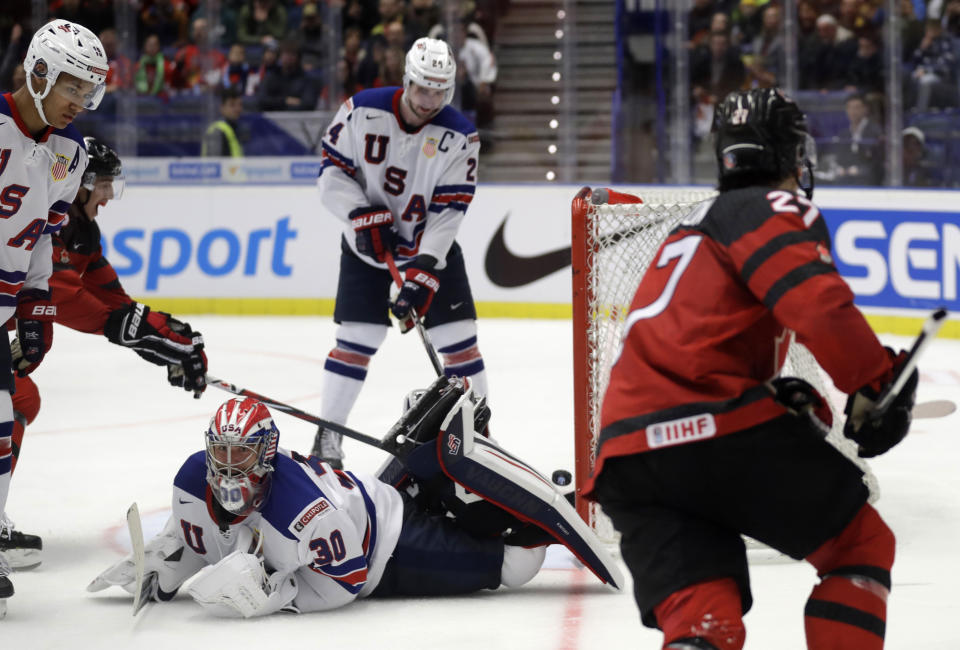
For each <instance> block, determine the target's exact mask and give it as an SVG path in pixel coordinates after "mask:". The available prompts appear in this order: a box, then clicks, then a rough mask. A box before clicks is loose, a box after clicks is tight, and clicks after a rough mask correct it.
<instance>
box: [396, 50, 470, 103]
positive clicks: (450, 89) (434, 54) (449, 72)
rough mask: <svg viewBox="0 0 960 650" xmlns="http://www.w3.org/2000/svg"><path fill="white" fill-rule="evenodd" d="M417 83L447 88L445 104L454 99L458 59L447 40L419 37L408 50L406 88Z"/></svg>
mask: <svg viewBox="0 0 960 650" xmlns="http://www.w3.org/2000/svg"><path fill="white" fill-rule="evenodd" d="M411 83H415V84H417V85H418V86H423V87H424V88H432V89H434V90H445V91H446V93H445V94H444V97H443V105H444V106H446V105H447V104H449V103H450V102H451V101H453V93H454V91H455V90H456V84H457V59H456V58H455V57H454V56H453V50H451V49H450V46H449V45H447V44H446V43H445V42H443V41H441V40H439V39H436V38H426V37H424V38H418V39H417V40H416V41H414V43H413V46H412V47H411V48H410V51H409V52H407V61H406V64H405V65H404V69H403V88H404V90H406V89H407V87H408V86H409V85H410V84H411Z"/></svg>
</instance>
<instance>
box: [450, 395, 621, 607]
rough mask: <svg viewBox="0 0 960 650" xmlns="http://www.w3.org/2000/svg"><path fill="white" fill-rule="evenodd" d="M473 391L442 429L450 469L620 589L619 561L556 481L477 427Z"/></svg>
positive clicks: (462, 482) (466, 484)
mask: <svg viewBox="0 0 960 650" xmlns="http://www.w3.org/2000/svg"><path fill="white" fill-rule="evenodd" d="M470 396H471V391H467V393H465V394H464V396H463V397H461V398H460V401H459V402H458V403H457V405H456V406H455V407H454V408H453V409H452V410H451V411H450V413H449V414H448V415H447V418H446V419H445V420H444V423H443V425H442V427H441V429H442V433H441V435H440V437H439V438H438V441H437V443H438V444H437V454H438V458H439V459H440V465H441V467H442V468H443V471H444V473H445V474H446V475H447V476H448V477H449V478H450V479H451V480H453V481H454V482H455V483H457V484H458V485H460V486H461V487H462V488H464V489H465V490H467V491H469V492H471V493H473V494H475V495H478V496H480V497H482V498H483V499H484V500H485V501H488V502H491V503H493V504H495V505H497V506H498V507H500V508H501V509H503V510H506V511H507V512H509V513H510V514H512V515H513V516H515V517H517V518H518V519H520V520H521V521H525V522H529V523H532V524H535V525H537V526H539V527H540V528H542V529H543V530H545V531H546V532H547V533H549V534H550V535H551V536H552V537H553V538H554V539H555V540H556V541H557V543H559V544H563V545H564V546H566V547H567V548H568V549H569V550H570V552H572V553H573V554H574V555H575V556H576V557H577V558H578V559H579V560H580V561H581V562H583V564H584V565H586V566H587V568H589V569H590V570H591V571H593V573H594V574H595V575H596V576H597V577H598V578H600V580H601V581H603V582H605V583H607V584H609V585H611V586H613V587H615V588H618V589H619V588H620V585H622V584H623V577H622V574H621V572H620V569H619V567H618V566H617V564H616V562H615V561H614V560H613V558H612V557H611V556H610V554H609V553H607V551H606V550H605V549H604V547H603V544H602V543H601V542H600V540H599V539H598V538H597V536H596V534H595V533H594V532H593V530H592V529H591V528H590V527H589V526H587V524H586V523H585V522H584V521H583V519H581V518H580V515H578V514H577V511H576V510H574V508H573V506H571V505H570V503H569V502H568V501H567V500H566V499H565V498H564V497H563V495H562V494H560V493H559V492H557V491H556V490H555V489H554V487H553V485H552V484H551V483H550V480H549V479H547V478H545V477H544V476H542V475H541V474H540V473H539V472H537V471H536V470H535V469H533V468H532V467H530V466H529V465H527V464H526V463H524V462H523V461H522V460H520V459H519V458H517V457H515V456H513V455H511V454H510V453H508V452H506V451H504V450H503V449H501V448H500V447H499V446H497V445H496V444H494V443H493V442H491V441H490V440H489V439H487V438H484V437H483V436H482V435H481V434H479V433H477V432H475V431H474V429H473V423H474V417H473V416H474V414H473V403H472V401H471V400H470Z"/></svg>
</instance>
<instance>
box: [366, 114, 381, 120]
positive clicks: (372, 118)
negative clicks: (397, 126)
mask: <svg viewBox="0 0 960 650" xmlns="http://www.w3.org/2000/svg"><path fill="white" fill-rule="evenodd" d="M367 119H368V120H378V119H380V116H379V115H367Z"/></svg>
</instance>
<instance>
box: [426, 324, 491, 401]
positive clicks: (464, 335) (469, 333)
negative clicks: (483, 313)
mask: <svg viewBox="0 0 960 650" xmlns="http://www.w3.org/2000/svg"><path fill="white" fill-rule="evenodd" d="M429 334H430V340H431V342H432V343H433V345H434V346H435V347H436V348H437V352H439V353H440V355H441V356H442V358H443V371H444V374H446V375H449V376H457V377H466V378H468V379H469V380H470V384H471V385H472V386H473V392H474V394H475V395H477V396H480V397H482V396H484V395H486V394H487V371H486V370H485V369H484V365H483V357H482V356H480V348H479V347H478V346H477V322H476V321H473V320H458V321H456V322H453V323H445V324H443V325H438V326H436V327H432V328H430V330H429Z"/></svg>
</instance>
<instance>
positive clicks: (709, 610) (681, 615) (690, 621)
mask: <svg viewBox="0 0 960 650" xmlns="http://www.w3.org/2000/svg"><path fill="white" fill-rule="evenodd" d="M653 613H654V615H656V617H657V624H658V625H659V626H660V629H661V630H663V646H664V648H666V647H667V646H668V645H669V644H670V643H671V642H673V641H677V640H678V639H690V638H699V639H703V640H704V641H708V642H709V643H711V644H713V645H714V646H716V648H717V650H741V648H743V644H744V642H745V641H746V637H747V631H746V629H744V627H743V608H742V606H741V604H740V590H739V589H738V588H737V582H736V581H735V580H734V579H733V578H721V579H720V580H711V581H709V582H700V583H697V584H695V585H691V586H689V587H687V588H685V589H681V590H680V591H676V592H674V593H672V594H670V596H668V597H667V598H666V599H665V600H664V601H663V602H662V603H660V604H659V605H657V606H656V607H655V608H654V610H653Z"/></svg>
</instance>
